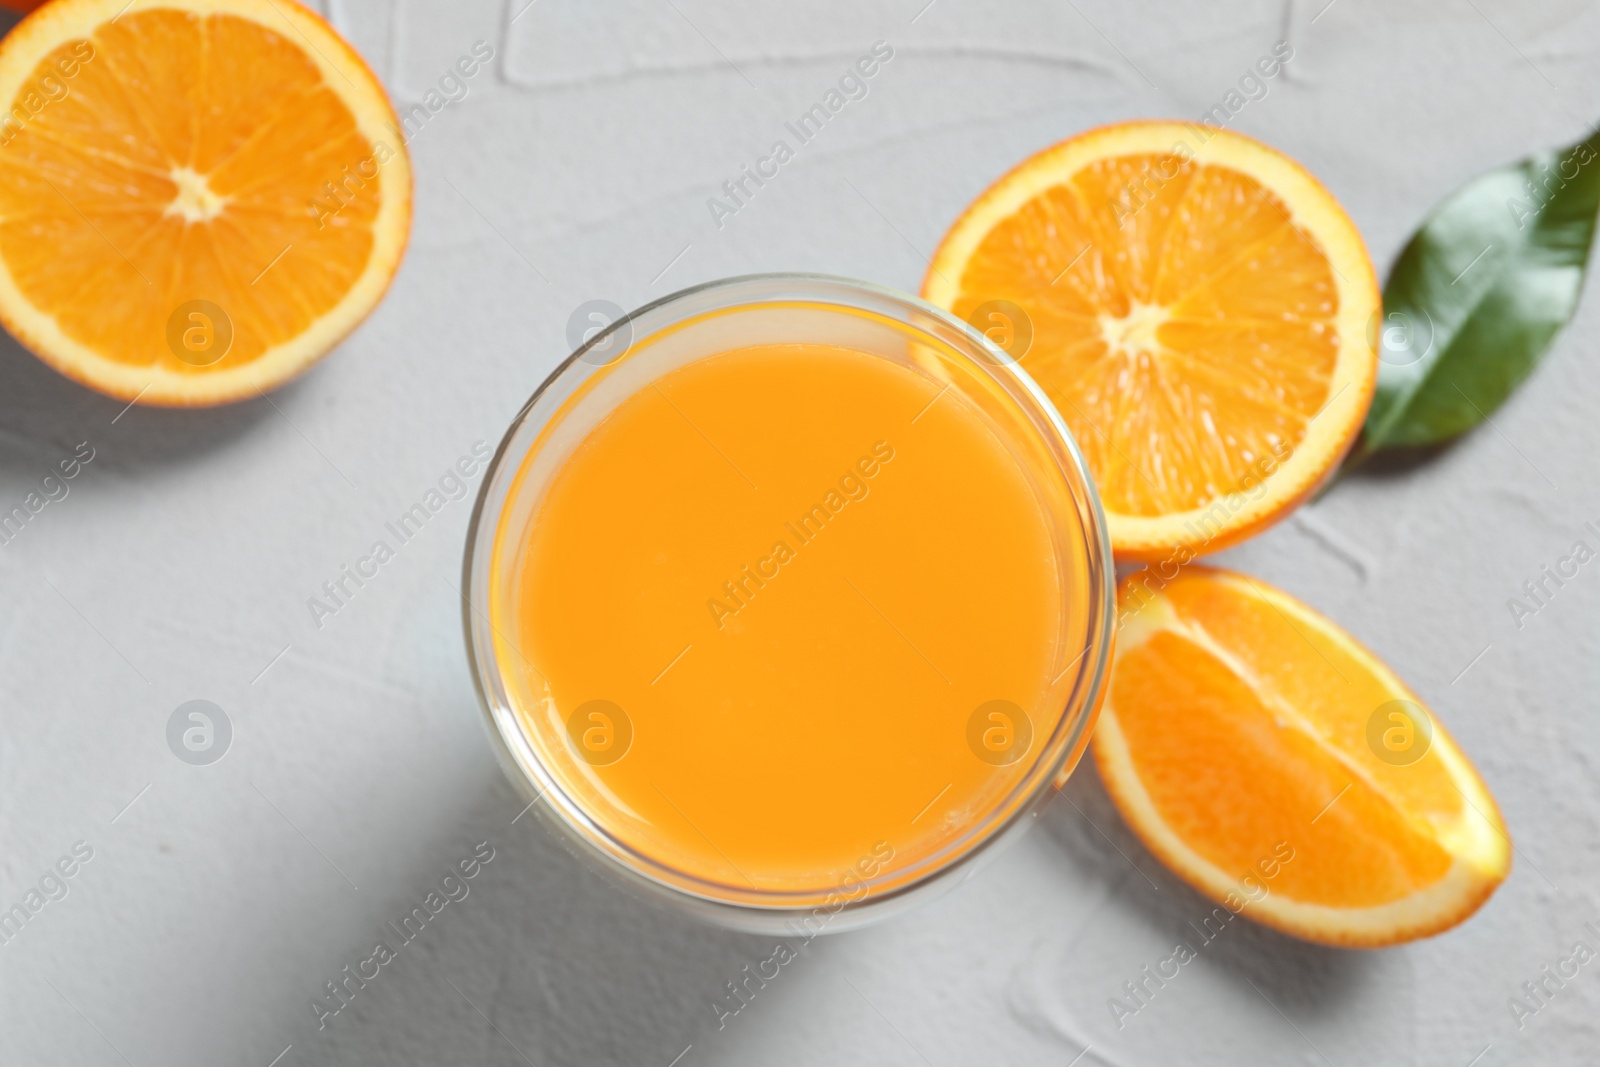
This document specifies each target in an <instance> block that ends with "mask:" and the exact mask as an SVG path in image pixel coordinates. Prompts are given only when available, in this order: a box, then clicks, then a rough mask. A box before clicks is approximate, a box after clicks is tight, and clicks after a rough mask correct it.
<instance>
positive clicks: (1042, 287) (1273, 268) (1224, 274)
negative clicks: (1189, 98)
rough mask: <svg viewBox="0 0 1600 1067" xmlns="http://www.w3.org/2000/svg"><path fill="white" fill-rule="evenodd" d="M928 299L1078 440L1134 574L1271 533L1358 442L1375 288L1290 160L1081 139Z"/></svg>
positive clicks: (1000, 189) (941, 271)
mask: <svg viewBox="0 0 1600 1067" xmlns="http://www.w3.org/2000/svg"><path fill="white" fill-rule="evenodd" d="M923 296H924V297H926V298H927V299H928V300H929V301H930V302H932V303H934V304H937V305H939V306H941V307H944V308H947V309H949V310H950V311H952V312H954V313H955V314H956V315H957V316H958V317H960V318H962V319H966V320H968V321H970V322H972V323H973V324H974V325H975V326H976V327H977V328H978V329H979V330H981V331H983V332H985V333H987V334H988V335H989V336H990V337H991V339H993V340H995V341H996V342H997V343H998V344H999V345H1000V346H1001V347H1002V348H1005V349H1006V350H1007V351H1008V352H1009V353H1010V355H1011V356H1012V357H1015V358H1018V359H1020V361H1021V366H1022V367H1023V368H1024V369H1025V370H1026V371H1027V372H1028V373H1029V374H1030V375H1031V376H1032V377H1033V378H1034V380H1035V381H1036V382H1038V384H1039V386H1040V387H1041V388H1043V390H1044V391H1045V393H1046V394H1048V395H1049V397H1050V399H1051V400H1052V401H1054V403H1055V405H1056V408H1057V410H1059V411H1060V413H1061V417H1062V418H1063V419H1064V420H1065V421H1066V423H1067V426H1068V427H1069V428H1070V429H1071V430H1072V433H1073V436H1074V437H1076V438H1077V441H1078V444H1079V446H1080V447H1081V448H1082V449H1083V452H1084V454H1085V457H1086V458H1087V460H1088V464H1089V468H1090V470H1091V471H1092V472H1093V474H1094V478H1095V483H1096V485H1097V487H1098V488H1099V491H1100V495H1101V500H1102V502H1103V503H1104V505H1105V509H1106V513H1107V519H1108V521H1109V526H1110V532H1111V543H1112V548H1113V550H1114V551H1115V552H1116V553H1117V555H1118V556H1119V557H1121V558H1124V559H1138V560H1145V561H1149V562H1155V561H1164V560H1167V559H1175V560H1176V562H1178V563H1184V562H1187V561H1188V559H1189V558H1192V557H1193V556H1196V555H1199V554H1201V553H1204V552H1213V551H1217V550H1219V549H1223V548H1226V547H1228V546H1229V545H1231V544H1234V543H1236V542H1238V541H1240V540H1242V539H1243V538H1245V537H1248V536H1250V535H1251V534H1253V533H1255V532H1258V531H1259V530H1261V529H1264V528H1265V527H1266V526H1268V525H1270V524H1271V523H1273V522H1274V521H1276V520H1277V519H1279V518H1281V517H1283V516H1284V515H1285V514H1287V513H1288V512H1289V511H1290V510H1291V509H1292V508H1293V507H1294V505H1295V504H1297V503H1298V502H1300V501H1301V500H1302V499H1304V498H1305V497H1306V496H1307V495H1308V494H1309V493H1311V492H1312V491H1313V490H1314V489H1315V488H1316V487H1317V485H1318V483H1319V482H1321V481H1322V479H1323V478H1324V477H1325V476H1326V475H1327V474H1328V472H1330V471H1331V470H1332V469H1333V468H1334V466H1335V465H1336V464H1337V463H1338V462H1339V460H1340V458H1341V457H1342V456H1343V454H1344V453H1345V451H1346V450H1347V449H1348V448H1349V446H1350V444H1351V442H1352V441H1353V440H1354V439H1355V436H1356V434H1357V432H1358V431H1359V430H1360V428H1361V423H1362V420H1363V419H1364V418H1365V416H1366V411H1367V406H1368V404H1369V403H1370V401H1371V398H1372V389H1373V383H1374V381H1375V378H1376V373H1377V352H1376V349H1375V347H1374V344H1373V339H1374V338H1375V336H1376V334H1375V332H1374V331H1373V326H1374V324H1375V323H1376V313H1377V311H1378V306H1379V291H1378V280H1377V276H1376V274H1375V273H1374V272H1373V269H1372V263H1371V261H1370V260H1369V259H1368V257H1367V252H1366V248H1365V246H1364V245H1363V244H1362V241H1361V236H1360V234H1358V233H1357V232H1356V228H1355V226H1354V225H1353V224H1352V223H1351V221H1350V219H1349V217H1348V216H1346V215H1345V213H1344V211H1343V209H1341V208H1340V206H1339V204H1338V202H1337V201H1335V200H1334V198H1333V197H1332V196H1331V195H1330V194H1329V193H1328V191H1327V190H1326V189H1324V188H1323V187H1322V186H1321V185H1320V184H1318V183H1317V181H1316V179H1314V178H1312V177H1311V175H1310V174H1308V173H1306V171H1305V170H1304V169H1303V168H1301V167H1300V166H1299V165H1298V164H1297V163H1295V162H1294V161H1293V160H1291V159H1289V158H1288V157H1286V156H1284V155H1283V154H1281V153H1279V152H1276V151H1274V150H1273V149H1271V148H1268V147H1267V146H1265V145H1263V144H1260V143H1258V142H1256V141H1253V140H1251V139H1250V138H1248V137H1243V136H1240V135H1239V134H1236V133H1230V132H1228V131H1225V130H1218V129H1212V128H1209V127H1202V126H1192V125H1189V124H1186V123H1179V122H1132V123H1123V124H1121V125H1116V126H1108V127H1104V128H1102V129H1098V130H1093V131H1091V132H1089V133H1085V134H1082V135H1080V136H1078V137H1075V138H1073V139H1071V140H1069V141H1065V142H1063V143H1061V144H1058V145H1056V146H1055V147H1054V148H1050V149H1047V150H1045V151H1043V152H1041V153H1039V154H1038V155H1036V156H1034V157H1032V158H1031V159H1029V160H1027V161H1025V162H1024V163H1022V164H1021V165H1020V166H1018V167H1017V168H1016V169H1015V170H1013V171H1011V173H1009V174H1007V175H1006V176H1005V177H1003V178H1001V179H1000V180H999V181H998V182H996V183H995V184H994V185H993V186H992V187H990V188H989V190H988V191H986V192H985V193H984V194H983V195H982V196H980V197H979V198H978V199H977V200H976V201H975V202H974V203H973V204H972V206H971V207H969V208H968V209H967V211H966V213H965V214H963V215H962V216H961V218H960V219H958V220H957V222H956V224H955V226H953V227H952V228H951V230H950V232H949V233H948V234H947V235H946V236H945V238H944V241H943V243H941V244H940V246H939V248H938V251H937V252H936V253H935V254H934V257H933V260H932V264H931V266H930V268H929V270H928V276H927V279H926V280H925V281H924V283H923Z"/></svg>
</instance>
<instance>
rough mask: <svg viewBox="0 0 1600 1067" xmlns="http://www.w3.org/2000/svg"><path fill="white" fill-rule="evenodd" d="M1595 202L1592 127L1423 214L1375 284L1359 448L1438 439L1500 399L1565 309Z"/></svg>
mask: <svg viewBox="0 0 1600 1067" xmlns="http://www.w3.org/2000/svg"><path fill="white" fill-rule="evenodd" d="M1597 209H1600V129H1597V130H1596V132H1595V133H1593V134H1591V135H1590V136H1589V138H1588V139H1586V140H1583V141H1579V142H1578V143H1577V144H1574V145H1571V146H1570V147H1568V148H1565V149H1563V150H1561V151H1559V152H1549V153H1545V154H1542V155H1538V156H1534V157H1532V158H1530V159H1526V160H1523V161H1522V162H1521V163H1518V164H1515V165H1513V166H1510V167H1505V168H1503V169H1501V170H1496V171H1491V172H1490V173H1488V174H1485V175H1483V176H1482V177H1479V178H1477V179H1475V180H1474V181H1472V182H1471V183H1469V184H1468V185H1466V186H1465V187H1463V188H1461V189H1459V190H1457V191H1456V192H1455V193H1454V194H1452V195H1451V196H1450V198H1449V199H1447V200H1445V201H1444V202H1443V203H1442V204H1440V205H1439V207H1438V208H1436V209H1435V210H1434V213H1433V215H1432V216H1431V217H1430V218H1429V219H1428V220H1427V222H1425V223H1423V226H1422V228H1421V229H1420V230H1418V231H1417V232H1416V233H1415V234H1413V235H1412V237H1411V240H1410V242H1409V243H1408V244H1407V245H1406V247H1405V251H1403V252H1401V253H1400V258H1399V260H1398V261H1397V262H1396V263H1395V265H1394V270H1393V271H1391V272H1390V274H1389V281H1388V284H1386V285H1385V286H1384V290H1383V321H1382V322H1381V323H1374V328H1375V329H1374V333H1375V335H1376V336H1374V337H1373V338H1371V340H1372V343H1374V344H1377V345H1378V346H1379V347H1378V355H1379V364H1378V385H1377V393H1376V395H1375V396H1374V397H1373V400H1372V408H1371V410H1370V411H1369V412H1368V413H1367V422H1366V427H1365V433H1364V436H1363V439H1362V445H1361V454H1362V455H1367V454H1370V453H1372V452H1377V451H1380V450H1382V449H1386V448H1396V447H1414V446H1418V445H1431V444H1437V443H1439V442H1441V441H1447V440H1449V439H1450V438H1452V437H1455V436H1456V435H1457V434H1460V433H1462V432H1464V431H1466V430H1469V429H1471V428H1472V427H1473V426H1476V425H1477V424H1478V423H1480V422H1482V421H1483V420H1484V419H1486V418H1487V417H1488V416H1489V413H1490V412H1492V411H1494V409H1495V408H1497V407H1499V406H1500V403H1501V402H1502V401H1504V400H1505V398H1506V397H1507V396H1509V395H1510V393H1511V391H1512V390H1513V389H1515V388H1516V387H1517V385H1518V384H1520V383H1521V382H1522V380H1523V379H1524V378H1526V377H1527V376H1528V374H1529V373H1530V372H1532V370H1533V368H1534V367H1535V366H1536V365H1537V364H1538V362H1539V360H1540V358H1541V357H1543V355H1544V353H1545V350H1546V349H1548V348H1549V347H1550V340H1551V338H1553V337H1554V336H1555V334H1556V331H1557V330H1559V329H1560V328H1561V327H1562V326H1563V325H1565V324H1566V322H1567V320H1568V319H1569V318H1571V317H1572V312H1573V309H1574V308H1575V307H1577V304H1578V296H1579V294H1580V293H1581V292H1582V291H1583V279H1584V274H1585V272H1586V270H1587V267H1588V262H1589V249H1590V247H1591V246H1592V244H1593V242H1594V230H1595V216H1596V212H1597Z"/></svg>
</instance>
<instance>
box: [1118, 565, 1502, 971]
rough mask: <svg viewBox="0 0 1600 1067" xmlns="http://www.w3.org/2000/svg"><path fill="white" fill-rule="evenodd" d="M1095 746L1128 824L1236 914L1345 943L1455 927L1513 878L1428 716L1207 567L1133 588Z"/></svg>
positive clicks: (1498, 834)
mask: <svg viewBox="0 0 1600 1067" xmlns="http://www.w3.org/2000/svg"><path fill="white" fill-rule="evenodd" d="M1118 600H1119V610H1120V613H1121V626H1120V630H1119V632H1118V636H1117V648H1116V654H1115V661H1114V664H1113V667H1112V673H1111V681H1110V686H1109V691H1108V694H1107V697H1106V701H1105V705H1104V707H1103V708H1102V710H1101V713H1100V720H1099V724H1098V726H1097V727H1096V731H1095V736H1094V753H1095V762H1096V764H1097V765H1098V767H1099V769H1100V775H1101V778H1102V779H1103V780H1104V782H1105V785H1106V789H1107V791H1108V792H1109V793H1110V794H1111V797H1112V799H1113V800H1114V801H1115V802H1116V805H1117V808H1118V809H1119V810H1120V811H1121V813H1122V815H1123V818H1124V819H1126V820H1127V822H1128V825H1129V826H1131V827H1132V828H1133V830H1134V832H1135V833H1136V834H1138V836H1139V837H1140V838H1141V839H1142V840H1143V841H1144V843H1145V845H1146V846H1148V847H1149V849H1150V851H1151V852H1153V853H1155V855H1156V856H1157V857H1159V858H1160V859H1161V860H1162V862H1164V863H1165V864H1166V865H1167V866H1168V867H1170V868H1171V869H1172V870H1173V871H1175V872H1177V874H1178V875H1179V876H1180V877H1182V878H1183V879H1184V880H1185V881H1187V882H1188V883H1189V884H1190V885H1192V886H1194V888H1195V889H1197V890H1199V891H1200V892H1201V893H1203V894H1205V895H1206V896H1208V897H1210V898H1211V899H1212V900H1215V901H1217V902H1218V903H1219V904H1223V905H1225V906H1226V908H1227V910H1228V911H1229V912H1230V913H1234V914H1244V915H1246V916H1248V917H1249V918H1252V919H1255V920H1257V921H1259V922H1262V923H1265V924H1267V925H1268V926H1273V927H1276V928H1277V929H1279V930H1282V931H1284V932H1285V933H1289V934H1294V935H1295V936H1298V937H1302V938H1306V939H1308V940H1312V941H1321V942H1326V943H1328V944H1334V945H1346V946H1352V947H1372V946H1378V945H1388V944H1393V943H1396V942H1400V941H1408V940H1411V939H1413V938H1418V937H1426V936H1428V935H1430V934H1435V933H1438V932H1439V931H1441V930H1444V929H1446V928H1448V927H1450V926H1454V925H1455V924H1456V923H1458V922H1460V921H1461V920H1463V919H1464V918H1466V917H1467V916H1468V915H1470V914H1472V912H1474V911H1475V910H1477V908H1478V907H1479V905H1481V904H1482V903H1483V902H1484V901H1485V900H1486V899H1488V897H1489V895H1490V894H1491V893H1492V892H1494V889H1495V887H1496V886H1498V885H1499V884H1500V883H1501V882H1502V881H1503V880H1504V879H1505V877H1506V874H1507V873H1508V872H1509V871H1510V868H1511V840H1510V838H1509V837H1508V836H1507V834H1506V829H1505V824H1504V822H1503V821H1502V820H1501V817H1500V812H1499V809H1498V808H1497V807H1496V806H1495V802H1494V798H1493V797H1492V796H1490V794H1489V790H1488V788H1487V787H1486V786H1485V785H1484V783H1483V780H1482V779H1481V778H1480V777H1479V776H1478V773H1477V771H1475V770H1474V769H1473V767H1472V764H1471V763H1469V762H1468V761H1467V758H1466V757H1465V756H1464V755H1462V753H1461V750H1460V749H1459V748H1458V747H1457V746H1456V743H1455V742H1454V741H1453V740H1452V739H1451V738H1450V736H1449V734H1448V733H1446V732H1445V729H1444V727H1443V726H1441V725H1440V724H1439V723H1438V721H1437V720H1436V719H1434V718H1433V717H1432V716H1431V714H1430V713H1428V711H1427V709H1426V708H1425V707H1423V706H1422V702H1421V701H1420V700H1419V699H1418V698H1417V696H1416V694H1414V693H1413V692H1412V691H1411V690H1410V689H1408V688H1406V686H1405V684H1404V683H1403V682H1401V681H1400V679H1399V678H1397V677H1395V675H1394V674H1393V672H1391V671H1390V670H1389V669H1388V668H1387V667H1385V666H1384V665H1383V664H1382V663H1381V662H1379V661H1378V659H1377V658H1376V657H1375V656H1373V655H1372V653H1371V652H1368V651H1367V650H1366V649H1365V648H1362V647H1361V646H1360V645H1359V644H1357V643H1356V641H1355V640H1354V639H1353V638H1351V637H1350V635H1349V634H1347V633H1345V632H1344V631H1343V630H1341V629H1340V628H1339V627H1338V626H1336V625H1335V624H1334V623H1333V622H1331V621H1329V620H1328V619H1326V618H1324V617H1323V616H1321V615H1319V614H1317V613H1316V612H1314V611H1312V610H1311V609H1310V608H1308V607H1306V606H1305V605H1304V604H1301V603H1300V602H1298V601H1297V600H1295V599H1294V598H1292V597H1290V596H1288V595H1287V594H1285V593H1282V592H1280V591H1278V590H1276V589H1272V588H1270V587H1269V586H1267V585H1266V584H1265V583H1264V582H1260V581H1257V580H1255V579H1252V578H1248V577H1246V576H1244V575H1242V574H1234V573H1231V572H1228V571H1223V570H1216V569H1213V568H1210V567H1203V566H1194V567H1191V568H1187V569H1183V570H1181V571H1178V572H1177V573H1176V575H1175V576H1174V577H1171V578H1169V579H1165V580H1163V577H1162V575H1161V574H1160V573H1158V572H1156V571H1154V570H1149V571H1142V572H1140V573H1137V574H1134V575H1131V576H1130V577H1129V578H1127V579H1126V580H1125V581H1124V582H1123V583H1122V586H1121V588H1120V590H1119V597H1118Z"/></svg>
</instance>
